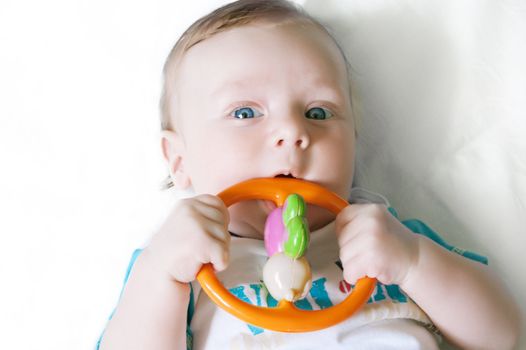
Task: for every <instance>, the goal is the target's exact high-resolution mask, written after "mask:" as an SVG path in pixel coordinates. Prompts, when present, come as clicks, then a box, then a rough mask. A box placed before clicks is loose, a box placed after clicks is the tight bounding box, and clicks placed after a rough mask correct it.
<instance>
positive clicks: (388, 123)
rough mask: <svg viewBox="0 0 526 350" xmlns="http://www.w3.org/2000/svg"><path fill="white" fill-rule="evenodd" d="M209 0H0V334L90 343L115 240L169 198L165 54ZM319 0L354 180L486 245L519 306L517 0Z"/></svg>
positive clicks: (48, 343) (132, 237) (523, 11)
mask: <svg viewBox="0 0 526 350" xmlns="http://www.w3.org/2000/svg"><path fill="white" fill-rule="evenodd" d="M224 2H225V1H206V2H205V1H202V2H196V1H194V2H192V5H189V3H186V2H176V1H167V0H165V1H161V0H158V1H118V0H111V1H102V0H96V1H94V0H84V1H82V0H75V1H66V0H63V1H59V0H51V1H45V2H44V1H36V0H32V1H27V0H26V1H24V0H22V1H20V0H16V1H15V0H1V2H0V235H1V241H0V242H1V243H2V248H3V249H2V250H1V253H0V281H1V282H0V334H1V338H2V345H0V347H2V348H5V349H54V350H55V349H91V348H93V345H94V343H95V341H96V339H97V337H98V335H99V333H100V331H101V330H102V328H103V327H104V324H105V322H106V319H107V317H108V315H109V313H110V312H111V310H112V309H113V307H114V305H115V303H116V301H117V298H118V295H119V291H120V287H121V282H122V278H123V275H124V272H125V268H126V264H127V261H128V259H129V257H130V254H131V252H132V251H133V249H135V248H136V247H138V246H140V245H141V244H142V243H143V242H144V241H145V240H146V239H147V238H148V237H149V235H150V234H151V233H153V232H154V231H155V229H156V227H157V226H158V225H159V224H160V222H161V220H162V218H163V217H164V215H165V214H166V212H167V210H169V208H170V206H171V205H172V203H173V201H174V195H173V194H172V193H170V192H162V191H160V190H159V184H160V182H161V180H162V179H163V178H164V176H165V167H164V164H163V161H162V158H161V152H160V142H159V138H158V130H159V122H158V121H159V113H158V99H159V95H160V87H161V69H162V65H163V63H164V59H165V57H166V55H167V54H168V52H169V50H170V49H171V47H172V45H173V44H174V42H175V40H176V39H177V38H178V36H179V35H180V34H181V33H182V31H183V30H184V29H185V28H186V27H187V26H188V25H190V24H191V23H192V22H193V21H194V20H195V19H197V18H198V17H199V16H201V15H204V14H205V13H207V12H208V11H209V10H211V9H212V8H214V7H215V6H216V5H218V4H222V3H224ZM183 4H184V5H183ZM324 4H325V5H321V6H320V2H316V1H307V2H306V7H307V9H309V10H312V11H315V12H316V13H318V14H319V15H320V16H322V17H323V16H324V17H325V18H328V19H329V20H330V19H331V18H333V17H338V18H336V20H335V23H336V24H335V26H334V28H335V30H336V31H338V30H339V31H340V35H341V40H342V42H343V46H345V47H346V48H347V49H348V50H350V53H351V55H352V58H351V61H352V63H353V65H354V68H355V69H356V70H357V71H358V74H356V77H355V80H356V84H357V86H359V87H360V88H361V100H362V108H363V111H364V117H363V118H364V123H363V124H364V125H363V136H362V138H361V147H362V148H363V149H364V150H363V152H362V155H360V156H359V160H362V161H363V163H364V164H362V165H361V166H360V167H359V168H360V169H361V170H360V172H359V173H358V180H359V182H360V183H361V184H366V185H368V187H370V188H372V189H375V190H379V191H381V192H383V193H385V194H387V195H388V197H389V198H390V199H391V200H392V201H393V204H395V207H397V208H398V209H399V211H400V212H401V214H402V216H409V215H412V216H417V217H421V218H423V219H425V220H426V221H427V222H428V223H431V224H432V226H433V227H434V228H436V229H438V230H439V231H440V232H441V233H442V232H443V231H445V232H444V235H445V237H447V238H448V240H450V241H452V243H453V244H457V242H456V241H455V236H454V234H453V233H451V232H452V231H458V230H462V231H463V232H465V235H464V236H462V238H461V239H460V243H461V244H463V246H464V247H465V248H472V249H474V250H478V251H479V252H481V253H482V254H485V255H487V256H489V257H490V260H492V261H493V262H494V265H493V266H494V267H495V269H496V270H497V271H498V272H499V273H501V274H502V275H503V278H504V279H505V283H506V284H507V285H508V286H509V287H510V288H511V289H512V290H513V293H514V295H515V297H517V298H520V299H521V300H522V307H523V310H524V309H526V307H525V304H524V300H526V280H525V278H524V276H523V272H522V269H521V267H522V266H524V265H525V263H526V260H525V257H524V255H525V254H524V248H526V244H525V243H524V242H525V240H524V236H525V235H524V233H525V229H524V226H525V225H524V224H525V221H526V220H525V219H524V218H525V217H526V216H525V214H526V213H525V197H524V196H525V195H526V180H525V174H526V164H525V161H524V158H525V157H526V153H525V152H526V147H524V142H523V141H521V139H522V138H523V137H524V136H526V128H525V127H524V120H525V111H526V108H525V105H524V102H523V100H524V96H526V77H525V70H524V68H523V66H524V63H523V62H525V61H526V50H525V47H524V43H525V42H526V35H525V34H526V31H525V30H524V28H525V27H524V24H523V23H525V21H526V8H525V6H524V5H523V4H522V3H521V2H519V1H502V2H492V1H484V2H482V1H478V2H476V1H457V2H455V1H450V2H439V1H427V2H419V3H415V2H412V1H399V2H397V4H396V5H395V3H394V2H390V1H364V0H362V1H354V2H347V3H346V5H345V6H343V5H342V4H343V2H339V3H338V2H337V1H327V2H324ZM443 4H445V5H443ZM342 6H343V9H342V8H340V7H342ZM331 11H332V12H331ZM415 19H419V20H420V21H421V23H417V22H415ZM338 23H339V24H338ZM415 28H418V29H419V30H415ZM345 33H347V34H345ZM349 33H350V34H349ZM393 33H394V34H393ZM408 33H412V34H411V35H409V36H408ZM387 34H390V35H391V36H389V35H387ZM472 38H478V40H477V41H475V42H474V41H473V40H472ZM430 39H432V40H430ZM422 47H423V48H424V49H426V48H427V49H426V51H425V54H423V52H424V50H423V49H422ZM446 48H449V50H445V49H446ZM451 48H453V49H451ZM452 53H454V54H452ZM408 57H419V59H421V60H420V61H419V62H416V63H415V62H414V61H411V59H409V60H408V59H407V58H408ZM437 57H438V58H439V59H437ZM408 62H410V63H408ZM437 62H438V63H437ZM430 76H431V77H432V79H429V78H428V77H430ZM430 81H431V82H434V83H436V84H434V85H433V94H432V97H431V98H429V97H428V96H427V95H425V96H422V94H421V89H422V88H423V87H426V86H427V87H429V85H426V84H429V82H430ZM437 82H438V83H437ZM415 116H419V117H421V118H423V119H425V120H426V122H425V123H419V122H418V121H415V119H411V118H415ZM475 117H476V118H475ZM367 118H369V119H367ZM393 120H394V121H393ZM437 120H438V122H437ZM441 120H445V121H447V123H446V124H447V128H445V127H444V126H443V125H441V124H440V123H441V122H440V121H441ZM487 125H492V126H494V127H492V128H490V129H487V128H486V126H487ZM448 128H449V129H448ZM481 129H484V130H486V131H488V132H484V133H479V134H477V135H478V137H477V140H478V141H477V142H476V143H465V142H464V141H465V140H466V139H470V137H471V136H473V135H472V134H473V133H476V132H478V131H479V130H481ZM378 130H383V131H381V132H379V131H378ZM407 130H415V131H414V133H409V132H408V131H407ZM455 130H457V131H455ZM458 130H468V131H469V132H467V133H459V132H458ZM393 135H394V136H393ZM447 135H453V136H451V137H453V138H452V139H450V140H449V142H448V143H440V142H438V143H437V140H440V139H443V138H446V137H447ZM426 141H428V142H426ZM457 141H458V142H460V144H461V145H464V146H465V145H466V144H468V145H469V150H468V151H467V152H464V153H458V152H455V151H454V149H455V147H453V146H454V145H455V144H456V143H455V142H457ZM462 142H464V143H462ZM414 143H417V146H415V145H414ZM365 146H370V147H371V148H369V149H368V150H366V148H365ZM438 146H441V147H442V148H440V147H439V149H440V151H436V148H437V147H438ZM386 148H389V149H391V148H396V149H397V152H396V153H392V152H391V153H390V152H389V150H386ZM371 149H372V150H373V151H371ZM464 150H466V147H464ZM430 155H433V157H430ZM437 164H441V165H444V164H445V165H446V168H444V166H442V167H441V166H437ZM429 167H431V169H432V170H433V171H432V174H430V170H429ZM401 168H404V169H406V170H402V169H401ZM408 168H411V169H410V171H408V170H407V169H408ZM386 169H387V170H386ZM386 173H388V174H389V176H387V177H385V176H384V175H385V174H386ZM393 185H394V186H393ZM443 189H445V190H443ZM415 193H416V194H415ZM434 199H436V202H434ZM480 203H490V204H491V203H492V204H491V205H490V204H486V205H481V204H480ZM452 213H456V215H452ZM503 222H504V223H505V224H504V226H503ZM448 232H450V233H449V234H448ZM525 346H526V345H525Z"/></svg>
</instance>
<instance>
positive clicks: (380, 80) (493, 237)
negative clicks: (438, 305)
mask: <svg viewBox="0 0 526 350" xmlns="http://www.w3.org/2000/svg"><path fill="white" fill-rule="evenodd" d="M302 3H304V6H305V8H306V10H307V11H308V12H310V13H311V14H313V15H314V16H315V17H317V18H320V19H321V20H322V21H323V22H325V23H326V24H327V25H328V26H330V27H332V29H333V32H334V33H335V36H336V38H337V39H338V41H339V43H340V44H341V45H342V46H343V47H344V49H345V51H346V52H347V54H348V57H349V61H350V64H351V75H352V80H353V89H354V94H355V97H356V100H355V107H356V109H357V111H358V112H359V113H360V117H361V128H360V130H359V136H358V151H357V159H356V168H357V170H356V175H355V183H356V184H357V185H359V186H363V187H366V188H369V189H371V190H374V191H376V192H380V193H382V194H384V195H385V196H387V197H388V198H389V200H390V201H391V203H392V205H393V207H395V208H396V210H397V211H398V213H399V214H400V217H401V218H402V219H406V218H412V217H418V218H420V219H422V220H423V221H425V222H426V223H427V224H429V225H430V226H431V227H433V228H435V229H436V230H437V231H438V232H440V234H441V235H442V236H443V237H444V239H446V240H447V241H448V242H450V243H452V244H454V245H456V246H463V247H469V249H471V250H474V251H477V252H479V253H481V254H482V255H484V256H487V257H488V258H489V265H490V266H491V267H492V268H493V269H494V270H495V271H497V272H498V273H499V274H500V275H501V277H502V279H503V281H504V283H505V284H507V285H508V286H509V288H510V290H511V292H512V294H513V295H514V296H515V298H516V299H517V300H518V302H519V306H520V308H521V309H522V313H523V319H526V274H525V273H524V271H523V269H524V266H525V265H526V255H525V254H524V247H526V229H525V226H526V220H525V218H526V98H525V97H526V65H525V64H524V62H526V39H525V38H526V2H524V1H522V0H503V1H479V0H447V1H444V0H426V1H407V0H400V1H391V0H375V1H370V0H356V1H340V0H325V1H316V0H305V1H302ZM522 334H523V337H522V341H521V343H520V345H519V348H520V349H526V322H523V330H522Z"/></svg>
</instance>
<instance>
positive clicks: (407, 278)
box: [398, 235, 424, 290]
mask: <svg viewBox="0 0 526 350" xmlns="http://www.w3.org/2000/svg"><path fill="white" fill-rule="evenodd" d="M412 238H413V239H414V240H415V241H416V242H414V243H415V244H414V247H415V251H414V253H413V256H412V258H411V260H410V262H409V266H408V268H407V271H406V273H405V275H404V277H403V278H402V280H401V281H400V283H398V285H399V286H400V288H402V289H403V290H407V288H409V287H410V286H411V285H412V284H413V281H415V279H416V280H418V270H419V266H420V263H421V258H420V257H421V255H420V254H421V252H422V245H423V244H424V242H423V240H422V237H421V236H420V235H414V237H412Z"/></svg>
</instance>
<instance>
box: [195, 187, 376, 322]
mask: <svg viewBox="0 0 526 350" xmlns="http://www.w3.org/2000/svg"><path fill="white" fill-rule="evenodd" d="M291 193H297V194H299V195H301V196H302V197H303V198H304V199H305V201H306V202H307V203H311V204H314V205H318V206H321V207H325V208H327V209H329V210H330V211H332V212H333V213H334V214H338V213H339V212H340V211H341V210H342V209H343V208H345V207H346V206H347V205H349V204H348V203H347V201H346V200H344V199H342V198H341V197H339V196H338V195H337V194H335V193H333V192H331V191H329V190H326V189H325V188H323V187H321V186H319V185H317V184H314V183H312V182H307V181H303V180H298V179H289V178H260V179H252V180H248V181H244V182H241V183H238V184H237V185H234V186H232V187H229V188H227V189H226V190H224V191H223V192H221V193H219V194H218V197H219V198H221V199H222V200H223V202H225V205H226V206H227V207H229V206H230V205H232V204H234V203H237V202H239V201H243V200H249V199H266V200H271V201H273V202H274V203H275V204H276V205H277V206H283V205H284V202H285V199H286V198H287V196H288V195H289V194H291ZM197 280H198V281H199V283H200V284H201V287H202V288H203V290H204V291H205V293H206V294H207V295H208V296H209V297H210V299H211V300H212V301H214V302H215V303H216V304H217V305H218V306H219V307H221V308H222V309H223V310H225V311H227V312H229V313H230V314H232V315H234V316H236V317H237V318H239V319H241V320H243V321H245V322H246V323H248V324H251V325H254V326H258V327H261V328H265V329H269V330H273V331H279V332H310V331H316V330H320V329H323V328H327V327H331V326H333V325H335V324H337V323H339V322H341V321H343V320H345V319H347V318H348V317H350V316H351V315H352V314H353V313H354V312H356V311H357V310H358V309H359V308H360V307H361V306H362V305H364V304H365V303H366V302H367V300H368V299H369V297H370V296H371V294H372V293H373V290H374V288H375V286H376V279H374V278H369V277H363V278H361V279H359V280H358V282H357V283H356V285H355V287H354V288H353V290H352V292H351V293H350V294H349V295H348V296H347V298H345V300H343V301H342V302H341V303H339V304H337V305H334V306H331V307H328V308H325V309H322V310H315V311H308V310H302V309H298V308H297V307H296V306H294V304H293V303H292V302H289V301H286V300H281V301H279V303H278V305H277V306H276V307H275V308H268V307H263V306H255V305H251V304H249V303H246V302H244V301H242V300H240V299H238V298H237V297H236V296H234V295H233V294H231V293H230V292H229V291H228V290H227V289H226V288H225V287H224V286H223V284H222V283H221V282H220V281H219V280H218V279H217V277H216V275H215V273H214V268H213V267H212V265H210V264H205V265H203V267H202V268H201V270H200V271H199V273H198V274H197Z"/></svg>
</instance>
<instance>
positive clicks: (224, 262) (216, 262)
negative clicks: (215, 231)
mask: <svg viewBox="0 0 526 350" xmlns="http://www.w3.org/2000/svg"><path fill="white" fill-rule="evenodd" d="M208 253H209V259H210V262H211V263H212V265H213V266H214V269H215V270H216V271H223V270H224V269H226V267H227V266H228V262H229V258H230V256H229V249H228V245H225V244H224V243H223V242H220V241H218V240H213V241H212V240H211V242H210V245H209V246H208Z"/></svg>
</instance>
